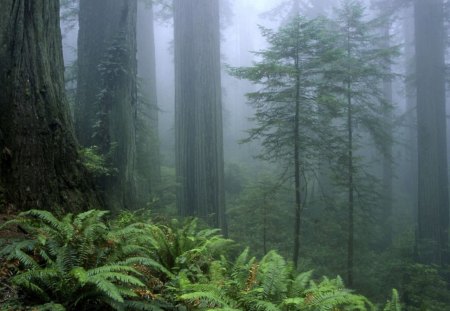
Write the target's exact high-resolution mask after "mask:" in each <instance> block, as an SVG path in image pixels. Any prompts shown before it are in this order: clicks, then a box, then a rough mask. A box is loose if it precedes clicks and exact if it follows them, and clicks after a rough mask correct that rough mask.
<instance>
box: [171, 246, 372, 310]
mask: <svg viewBox="0 0 450 311" xmlns="http://www.w3.org/2000/svg"><path fill="white" fill-rule="evenodd" d="M216 263H219V262H216ZM220 266H221V269H222V273H221V275H222V276H223V279H222V280H220V281H218V280H217V279H216V280H215V281H213V279H212V277H211V274H210V275H209V279H208V280H209V283H206V284H198V283H197V284H191V283H188V284H185V285H184V286H183V287H182V288H181V289H182V291H183V292H187V293H184V294H182V295H180V296H179V298H180V299H181V300H183V301H186V302H187V303H189V304H190V305H191V307H192V308H193V309H194V310H208V309H218V310H248V311H253V310H255V311H256V310H267V311H272V310H273V311H281V310H311V311H312V310H375V307H374V306H373V305H372V304H371V303H370V302H369V301H368V300H367V299H366V298H365V297H363V296H360V295H357V294H353V293H352V292H351V291H349V290H348V289H346V288H345V287H344V285H343V282H342V280H341V278H339V277H337V278H336V279H332V280H330V279H328V278H323V280H322V281H320V282H318V283H316V282H315V281H313V280H312V278H311V277H312V271H308V272H304V273H300V274H298V275H296V274H295V273H294V272H293V270H292V268H291V266H290V265H289V264H287V263H286V262H285V260H284V259H283V258H282V257H281V256H280V255H279V254H277V253H276V252H275V251H271V252H269V253H268V254H267V255H266V256H264V257H263V258H262V260H261V261H260V262H259V263H258V262H256V260H255V258H250V259H249V258H248V249H245V250H244V251H243V252H242V253H241V255H239V256H238V258H237V259H236V261H235V263H234V264H228V263H227V262H226V261H220Z"/></svg>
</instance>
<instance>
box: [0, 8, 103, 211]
mask: <svg viewBox="0 0 450 311" xmlns="http://www.w3.org/2000/svg"><path fill="white" fill-rule="evenodd" d="M63 72H64V65H63V57H62V46H61V31H60V26H59V1H57V0H45V1H44V0H4V1H2V2H1V4H0V192H2V191H3V195H2V194H1V193H0V196H3V201H4V203H6V204H8V205H9V206H10V207H12V208H14V209H19V210H25V209H31V208H39V209H47V210H52V211H55V210H56V211H79V210H84V209H87V208H90V207H98V201H97V198H96V195H95V193H94V192H93V187H92V183H91V182H90V181H89V179H88V177H87V175H86V172H85V170H84V168H83V167H82V165H81V163H80V161H79V157H78V152H77V145H76V141H75V138H74V135H73V127H72V124H71V121H70V117H69V115H70V113H69V107H68V103H67V99H66V97H65V93H64V75H63Z"/></svg>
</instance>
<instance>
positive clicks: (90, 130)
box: [75, 0, 137, 210]
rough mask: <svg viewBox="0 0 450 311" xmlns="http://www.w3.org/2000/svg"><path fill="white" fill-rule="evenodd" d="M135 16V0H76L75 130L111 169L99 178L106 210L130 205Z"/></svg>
mask: <svg viewBox="0 0 450 311" xmlns="http://www.w3.org/2000/svg"><path fill="white" fill-rule="evenodd" d="M136 15H137V1H136V0H129V1H128V0H80V13H79V20H80V22H79V26H80V29H79V35H78V83H77V86H78V91H77V100H76V110H75V122H76V132H77V135H78V137H79V139H80V142H81V143H82V144H83V146H85V147H90V146H94V145H95V146H98V147H99V149H100V151H101V153H102V154H103V156H105V157H106V159H107V161H108V163H109V165H110V166H111V167H112V168H113V173H112V174H111V175H110V176H105V177H104V178H102V180H101V181H100V184H101V186H102V187H103V189H104V194H105V200H106V202H107V205H108V207H109V208H110V209H111V210H119V209H123V208H133V207H135V196H136V184H135V174H134V173H135V157H136V137H135V120H136V106H137V105H136V102H137V87H136V72H137V64H136V63H137V62H136Z"/></svg>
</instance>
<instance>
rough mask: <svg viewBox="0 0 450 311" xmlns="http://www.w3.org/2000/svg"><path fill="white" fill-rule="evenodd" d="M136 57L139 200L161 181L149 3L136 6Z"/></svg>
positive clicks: (151, 22)
mask: <svg viewBox="0 0 450 311" xmlns="http://www.w3.org/2000/svg"><path fill="white" fill-rule="evenodd" d="M137 58H138V77H139V79H140V80H139V90H140V92H139V93H140V98H139V99H138V119H137V125H136V169H137V172H136V175H137V176H138V177H139V182H138V195H137V196H138V201H139V202H140V203H141V205H143V204H145V203H148V202H149V201H150V200H151V196H152V193H154V192H155V189H156V188H157V186H158V184H159V182H160V181H161V171H160V154H159V139H158V137H159V134H158V133H159V131H158V113H159V110H158V102H157V96H156V64H155V36H154V27H153V6H152V3H151V2H150V3H144V2H139V3H138V15H137Z"/></svg>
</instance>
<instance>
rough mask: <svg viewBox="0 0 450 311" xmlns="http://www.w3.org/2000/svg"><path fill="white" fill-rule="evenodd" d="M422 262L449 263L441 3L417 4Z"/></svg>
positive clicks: (428, 0)
mask: <svg viewBox="0 0 450 311" xmlns="http://www.w3.org/2000/svg"><path fill="white" fill-rule="evenodd" d="M414 4H415V29H416V34H415V39H416V41H415V42H416V43H415V46H416V79H417V80H416V83H417V123H418V140H417V142H418V163H419V188H418V191H419V192H418V203H419V205H418V230H417V252H418V257H419V258H418V259H419V261H420V262H423V263H426V264H439V265H444V264H446V263H447V262H448V226H449V197H448V176H447V172H448V167H447V138H446V112H445V61H444V25H443V21H444V19H443V2H442V0H426V1H425V0H415V2H414Z"/></svg>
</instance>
